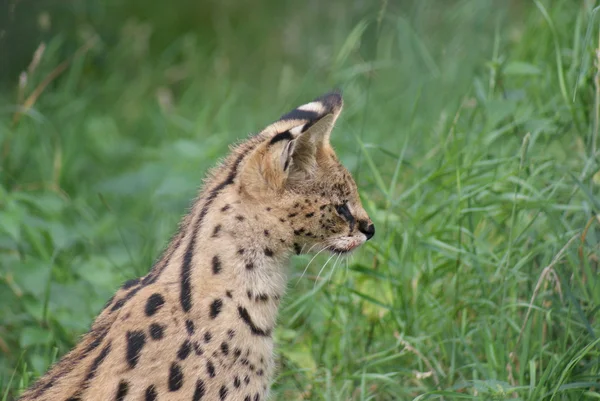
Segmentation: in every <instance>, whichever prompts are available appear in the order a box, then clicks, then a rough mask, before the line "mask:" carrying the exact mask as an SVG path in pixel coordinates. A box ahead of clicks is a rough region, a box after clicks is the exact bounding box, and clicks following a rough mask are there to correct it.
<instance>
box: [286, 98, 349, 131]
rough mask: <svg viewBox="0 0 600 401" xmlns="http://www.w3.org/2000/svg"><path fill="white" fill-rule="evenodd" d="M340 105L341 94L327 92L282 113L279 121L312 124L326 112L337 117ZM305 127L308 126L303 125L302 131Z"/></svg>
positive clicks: (341, 101) (341, 104) (341, 102)
mask: <svg viewBox="0 0 600 401" xmlns="http://www.w3.org/2000/svg"><path fill="white" fill-rule="evenodd" d="M342 106H343V100H342V95H341V94H340V93H339V92H332V93H327V94H325V95H323V96H321V97H318V98H316V99H315V100H313V101H312V102H310V103H306V104H303V105H302V106H300V107H297V108H296V109H294V110H292V111H290V112H289V113H287V114H284V115H283V116H281V118H280V119H279V121H290V120H298V121H305V122H307V123H308V124H312V123H314V122H315V121H318V120H319V119H321V118H322V117H323V116H325V115H326V114H333V115H335V116H336V117H337V115H338V114H339V113H340V111H341V110H342ZM307 129H308V127H304V130H303V131H306V130H307Z"/></svg>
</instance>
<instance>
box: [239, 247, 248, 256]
mask: <svg viewBox="0 0 600 401" xmlns="http://www.w3.org/2000/svg"><path fill="white" fill-rule="evenodd" d="M244 252H246V250H245V249H244V248H240V249H238V250H237V253H238V255H243V254H244Z"/></svg>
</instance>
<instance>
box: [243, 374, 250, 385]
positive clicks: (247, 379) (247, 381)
mask: <svg viewBox="0 0 600 401" xmlns="http://www.w3.org/2000/svg"><path fill="white" fill-rule="evenodd" d="M244 383H246V386H247V385H248V384H250V377H248V376H246V377H244Z"/></svg>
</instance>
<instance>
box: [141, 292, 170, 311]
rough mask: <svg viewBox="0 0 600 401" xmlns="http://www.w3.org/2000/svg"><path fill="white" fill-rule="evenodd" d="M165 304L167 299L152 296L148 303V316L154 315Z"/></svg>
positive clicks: (157, 295) (155, 295)
mask: <svg viewBox="0 0 600 401" xmlns="http://www.w3.org/2000/svg"><path fill="white" fill-rule="evenodd" d="M164 304H165V299H164V298H163V297H162V295H160V294H152V295H150V296H149V297H148V301H146V316H152V315H154V314H155V313H156V312H157V311H158V310H159V309H160V308H162V306H163V305H164Z"/></svg>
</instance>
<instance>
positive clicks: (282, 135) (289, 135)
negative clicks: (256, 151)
mask: <svg viewBox="0 0 600 401" xmlns="http://www.w3.org/2000/svg"><path fill="white" fill-rule="evenodd" d="M292 139H294V136H293V135H292V133H291V132H290V131H284V132H281V133H279V134H277V135H275V136H274V137H273V138H271V140H270V141H269V145H273V144H274V143H277V142H279V141H285V140H288V141H291V140H292Z"/></svg>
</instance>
